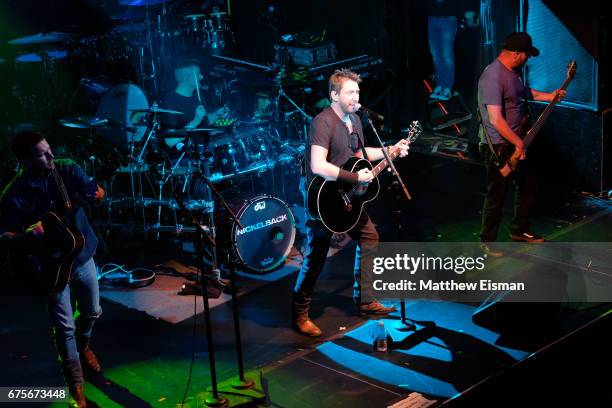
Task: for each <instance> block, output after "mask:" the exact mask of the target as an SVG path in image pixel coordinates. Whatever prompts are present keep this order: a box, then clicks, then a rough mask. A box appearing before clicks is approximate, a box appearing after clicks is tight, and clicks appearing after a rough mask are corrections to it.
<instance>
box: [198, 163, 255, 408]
mask: <svg viewBox="0 0 612 408" xmlns="http://www.w3.org/2000/svg"><path fill="white" fill-rule="evenodd" d="M199 173H200V176H201V177H202V178H203V180H204V182H205V183H206V184H207V185H208V187H209V188H210V191H212V192H213V193H214V196H215V197H216V198H218V201H219V202H220V204H221V206H222V207H223V208H224V209H225V211H227V214H228V215H229V218H230V219H231V220H232V221H233V222H234V223H235V225H236V226H237V227H238V228H240V229H243V228H244V226H243V225H242V224H241V223H240V220H239V219H238V217H236V214H235V213H234V212H233V211H232V209H231V208H230V206H229V205H228V203H227V201H225V199H224V198H223V196H222V195H221V193H220V192H219V190H217V188H216V187H215V185H214V184H213V183H212V181H210V179H209V178H208V177H207V176H206V175H204V173H203V172H202V169H201V168H200V169H199ZM229 257H230V259H229V267H230V285H231V295H232V314H233V319H234V334H235V341H236V358H237V360H238V378H237V379H235V380H233V381H231V383H230V385H231V388H234V389H240V390H244V389H249V388H253V386H254V385H255V382H254V381H253V380H251V379H249V378H246V377H245V375H244V359H243V356H242V339H241V335H240V314H239V311H238V299H237V295H236V294H237V291H236V267H235V264H236V263H235V262H234V261H233V260H232V259H231V252H230V255H229ZM204 290H205V289H204ZM214 385H215V386H216V384H214ZM225 393H226V394H227V395H237V396H246V397H248V398H251V399H252V400H254V401H255V400H257V401H261V400H262V399H263V398H264V397H265V396H263V395H261V394H260V393H259V392H257V391H256V390H251V391H250V395H244V394H236V393H232V392H225ZM209 399H210V400H211V402H212V403H213V404H216V403H217V401H218V399H219V396H218V394H216V389H215V388H213V395H212V397H209V398H207V399H206V405H208V406H211V407H213V406H218V405H211V404H209ZM231 405H232V404H230V406H231Z"/></svg>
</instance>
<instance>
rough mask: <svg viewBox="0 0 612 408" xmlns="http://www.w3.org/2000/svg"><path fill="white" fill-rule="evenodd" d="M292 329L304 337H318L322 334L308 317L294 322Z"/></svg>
mask: <svg viewBox="0 0 612 408" xmlns="http://www.w3.org/2000/svg"><path fill="white" fill-rule="evenodd" d="M293 327H295V329H296V330H297V331H298V332H299V333H300V334H303V335H305V336H310V337H318V336H320V335H321V333H322V332H321V329H319V328H318V327H317V325H316V324H314V322H313V321H312V320H310V318H309V317H306V318H301V319H297V320H294V321H293Z"/></svg>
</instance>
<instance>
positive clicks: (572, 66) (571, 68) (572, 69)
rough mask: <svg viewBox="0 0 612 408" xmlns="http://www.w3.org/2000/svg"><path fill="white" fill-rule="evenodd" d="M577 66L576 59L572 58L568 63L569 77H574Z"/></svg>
mask: <svg viewBox="0 0 612 408" xmlns="http://www.w3.org/2000/svg"><path fill="white" fill-rule="evenodd" d="M577 68H578V64H576V61H573V60H572V61H570V62H569V64H567V79H574V76H575V75H576V69H577Z"/></svg>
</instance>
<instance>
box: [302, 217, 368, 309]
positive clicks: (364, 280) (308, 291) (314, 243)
mask: <svg viewBox="0 0 612 408" xmlns="http://www.w3.org/2000/svg"><path fill="white" fill-rule="evenodd" d="M306 227H307V242H306V251H305V255H304V261H303V262H302V268H301V269H300V274H299V275H298V278H297V282H296V284H295V288H294V290H293V292H294V311H295V312H297V315H298V316H307V314H308V309H309V308H310V302H311V299H312V294H313V292H314V287H315V283H316V282H317V278H318V277H319V274H320V273H321V271H322V270H323V266H324V265H325V259H326V257H327V252H328V250H329V244H330V241H331V237H332V235H333V234H332V233H331V232H330V231H329V230H328V229H327V228H325V226H324V225H323V223H322V222H321V221H318V220H314V219H308V221H307V222H306ZM347 234H348V235H349V236H350V237H351V238H352V239H353V240H354V241H355V242H357V244H358V246H357V249H356V253H355V266H354V268H353V275H354V279H355V283H354V285H353V299H354V300H355V302H363V303H368V302H371V301H372V300H374V299H373V296H372V274H371V273H370V272H364V271H363V268H361V265H362V264H363V263H364V264H366V265H370V264H371V263H372V261H371V260H369V259H368V258H371V257H373V256H374V254H375V252H376V250H377V249H378V241H379V238H378V232H377V231H376V227H375V226H374V223H373V222H372V221H371V220H370V217H369V216H368V214H367V213H366V212H365V210H364V211H363V212H362V213H361V217H360V219H359V222H358V223H357V225H356V226H355V227H354V228H353V229H351V230H350V231H349V232H348V233H347Z"/></svg>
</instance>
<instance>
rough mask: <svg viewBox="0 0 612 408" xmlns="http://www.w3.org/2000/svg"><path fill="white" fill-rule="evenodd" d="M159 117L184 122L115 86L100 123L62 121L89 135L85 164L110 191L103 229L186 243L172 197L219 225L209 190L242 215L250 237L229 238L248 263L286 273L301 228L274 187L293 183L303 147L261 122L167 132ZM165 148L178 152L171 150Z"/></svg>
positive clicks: (98, 115)
mask: <svg viewBox="0 0 612 408" xmlns="http://www.w3.org/2000/svg"><path fill="white" fill-rule="evenodd" d="M162 115H165V116H167V115H169V116H180V115H183V113H182V112H179V111H175V110H171V109H164V108H160V107H159V106H158V105H157V103H155V102H153V103H152V104H149V101H148V98H147V96H146V94H145V92H144V91H143V90H142V89H141V88H139V87H138V86H137V85H134V84H119V85H116V86H114V87H112V88H110V89H109V90H108V91H107V92H106V93H105V94H104V95H103V96H102V98H101V100H100V102H99V104H98V107H97V109H96V112H95V115H77V116H73V117H69V118H64V119H61V120H60V124H61V125H63V126H65V127H68V128H72V129H74V130H75V131H79V130H80V131H84V132H88V133H89V135H90V136H89V139H90V140H91V141H92V142H91V144H90V145H89V146H85V147H84V149H83V150H84V151H85V157H84V158H83V161H86V162H88V168H89V169H90V173H91V175H92V176H93V177H95V178H96V179H97V180H98V181H99V182H101V183H104V184H105V186H104V187H105V190H106V192H107V200H106V205H107V208H106V214H107V220H106V225H107V226H112V227H110V228H117V229H119V228H123V227H125V226H126V225H128V224H132V225H134V224H135V222H134V220H135V219H136V220H137V225H138V226H142V227H143V228H142V231H143V232H144V233H145V234H147V235H149V234H153V235H154V236H155V238H157V239H160V237H161V234H163V233H165V232H174V233H175V234H179V233H185V232H186V231H189V229H188V228H186V227H184V225H183V222H181V217H180V215H179V213H180V206H179V205H178V202H177V199H176V198H175V197H176V196H175V194H179V195H180V197H181V200H182V201H183V202H184V206H185V207H186V208H187V209H188V210H190V211H194V212H197V213H198V214H200V216H201V217H202V219H203V220H204V219H206V218H208V219H211V218H212V217H215V218H217V221H216V223H217V224H219V223H222V222H224V220H223V218H224V217H223V216H222V215H220V214H219V211H217V210H216V209H215V205H214V200H213V197H212V196H211V194H210V190H209V188H208V187H207V182H210V183H214V185H215V186H217V187H218V188H219V190H220V191H221V192H222V194H223V195H224V197H226V198H227V199H228V200H229V201H230V202H231V203H233V204H234V209H235V210H238V216H239V219H240V220H241V222H242V223H243V226H244V230H239V231H237V230H236V227H235V226H233V227H232V228H231V229H230V230H229V232H227V234H228V235H229V234H231V235H232V239H231V242H230V243H229V245H230V246H231V249H232V250H233V251H234V253H235V254H236V255H237V256H238V257H239V259H241V261H242V263H243V264H244V265H245V266H246V267H247V268H248V269H249V270H251V271H255V272H265V271H269V270H272V269H274V268H276V267H277V266H278V265H280V263H282V261H284V259H285V258H286V256H287V254H288V252H289V250H290V249H291V247H292V244H293V240H294V237H295V221H294V219H293V215H292V214H291V211H290V209H289V205H288V204H286V202H285V201H283V200H282V199H281V198H277V197H276V196H280V197H283V196H284V194H283V192H284V188H285V187H284V185H285V182H284V181H285V180H281V179H278V178H279V177H280V178H284V177H291V174H293V175H295V176H296V180H297V171H293V173H292V172H291V171H288V169H289V168H291V169H294V168H297V166H295V162H296V161H297V157H298V156H300V155H301V154H302V153H303V150H301V149H300V146H301V144H300V143H299V142H296V144H295V145H292V144H288V143H287V142H286V141H285V142H284V141H282V140H280V139H279V138H278V137H277V136H276V135H275V133H274V132H273V130H272V129H271V128H269V127H266V123H265V122H264V121H263V120H260V121H258V122H252V121H248V120H245V121H241V120H236V119H235V118H232V117H231V116H230V117H226V118H222V119H221V120H219V121H218V122H217V123H231V126H210V127H207V128H194V129H190V128H185V129H178V130H177V129H165V128H164V125H163V123H162V121H161V118H162ZM166 140H173V141H177V140H178V141H179V142H178V143H174V144H173V145H172V147H171V148H170V147H168V145H167V144H166V143H165V141H166ZM298 144H299V145H300V146H297V145H298ZM204 180H206V182H205V181H204ZM262 192H265V193H268V194H265V195H262ZM253 197H255V198H253ZM264 209H265V210H264ZM183 221H184V220H183ZM134 226H136V225H134ZM138 231H141V229H140V228H138ZM264 238H265V239H264ZM254 243H256V245H254Z"/></svg>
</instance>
